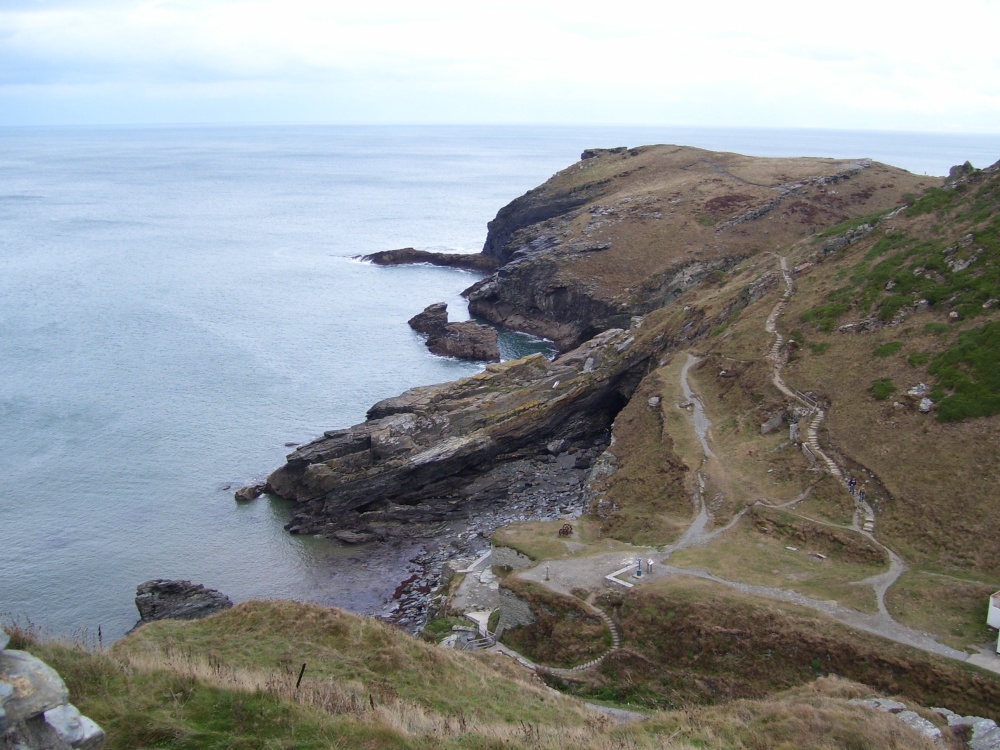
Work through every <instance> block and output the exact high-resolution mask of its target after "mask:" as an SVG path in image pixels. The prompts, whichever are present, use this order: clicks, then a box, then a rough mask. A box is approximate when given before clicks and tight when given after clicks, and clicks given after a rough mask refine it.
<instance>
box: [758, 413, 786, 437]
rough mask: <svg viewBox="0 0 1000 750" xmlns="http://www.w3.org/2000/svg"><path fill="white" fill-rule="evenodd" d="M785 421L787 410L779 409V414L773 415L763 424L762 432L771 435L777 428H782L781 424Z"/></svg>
mask: <svg viewBox="0 0 1000 750" xmlns="http://www.w3.org/2000/svg"><path fill="white" fill-rule="evenodd" d="M784 423H785V412H784V411H779V412H778V413H777V414H774V415H772V416H771V417H770V419H768V420H767V421H766V422H764V423H763V424H761V426H760V434H761V435H769V434H770V433H772V432H774V431H775V430H779V429H781V425H783V424H784Z"/></svg>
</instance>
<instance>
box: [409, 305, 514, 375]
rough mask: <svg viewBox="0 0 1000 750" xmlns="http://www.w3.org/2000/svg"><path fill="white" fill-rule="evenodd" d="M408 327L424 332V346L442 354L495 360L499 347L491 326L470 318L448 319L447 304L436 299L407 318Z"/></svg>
mask: <svg viewBox="0 0 1000 750" xmlns="http://www.w3.org/2000/svg"><path fill="white" fill-rule="evenodd" d="M409 325H410V328H412V329H413V330H415V331H419V332H420V333H425V334H427V348H428V349H430V350H431V352H433V353H434V354H438V355H440V356H442V357H457V358H458V359H473V360H478V361H481V362H498V361H499V360H500V348H499V340H498V337H497V332H496V329H495V328H490V327H489V326H483V325H479V324H478V323H474V322H473V321H471V320H466V321H462V322H460V323H449V322H448V305H446V304H445V303H444V302H436V303H434V304H433V305H428V306H427V307H425V308H424V311H423V312H421V313H418V314H417V315H414V316H413V317H412V318H410V320H409Z"/></svg>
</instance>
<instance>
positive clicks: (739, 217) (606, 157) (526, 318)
mask: <svg viewBox="0 0 1000 750" xmlns="http://www.w3.org/2000/svg"><path fill="white" fill-rule="evenodd" d="M939 182H940V181H939V180H936V179H935V178H927V177H919V176H916V175H913V174H910V173H909V172H906V171H904V170H901V169H897V168H895V167H889V166H886V165H884V164H879V163H876V162H872V161H871V160H868V159H856V160H850V159H823V158H795V159H789V158H782V159H771V158H757V157H750V156H742V155H740V154H731V153H720V152H713V151H705V150H703V149H697V148H691V147H684V146H643V147H640V148H632V149H626V148H616V149H590V150H588V151H585V152H584V153H583V158H582V159H581V160H580V161H579V162H577V163H576V164H573V165H572V166H570V167H568V168H567V169H565V170H563V171H561V172H559V173H558V174H556V175H554V176H553V177H552V178H551V179H549V180H548V181H546V182H545V183H544V184H543V185H541V186H539V187H537V188H535V189H533V190H531V191H529V192H528V193H526V194H525V195H523V196H521V197H520V198H517V199H515V200H514V201H512V202H511V203H509V204H508V205H506V206H504V207H503V208H502V209H500V211H499V212H498V213H497V216H496V218H495V219H494V220H493V221H491V222H490V223H489V233H488V236H487V239H486V243H485V246H484V248H483V253H482V254H483V255H485V256H487V257H489V258H492V259H494V260H495V261H496V262H498V263H499V264H500V265H499V268H498V269H497V270H496V271H494V272H493V273H492V274H491V275H489V276H488V277H486V278H485V279H483V280H481V281H479V282H477V283H476V284H474V285H473V286H472V287H470V288H469V289H468V290H466V292H465V294H466V296H467V297H468V299H469V311H470V312H471V313H472V314H473V315H475V316H477V317H480V318H483V319H485V320H488V321H490V322H492V323H494V324H496V325H500V326H503V327H505V328H512V329H516V330H521V331H527V332H529V333H533V334H536V335H539V336H544V337H546V338H549V339H552V340H553V341H555V342H556V343H557V345H558V346H559V348H560V349H561V350H562V351H566V350H568V349H571V348H573V347H574V346H577V345H579V344H580V343H582V342H583V341H585V340H586V339H587V338H589V337H591V336H593V335H595V334H596V333H598V332H600V331H602V330H606V329H608V328H612V327H620V326H623V325H627V321H628V320H629V318H630V317H631V316H633V315H644V314H646V313H648V312H650V311H652V310H655V309H657V308H659V307H662V306H664V305H667V304H670V303H671V302H673V301H674V300H676V299H677V298H678V297H679V296H680V295H681V294H683V293H685V292H687V291H689V290H691V289H693V288H695V287H697V286H698V285H700V284H702V283H704V282H705V281H706V280H708V281H712V280H713V278H715V277H716V276H717V275H718V274H721V273H724V272H726V271H727V270H728V269H730V268H732V267H733V266H734V265H735V264H736V263H738V262H740V261H741V260H743V259H745V258H747V257H749V256H751V255H754V254H756V253H758V252H761V251H763V250H766V249H768V248H771V247H775V246H786V245H790V244H791V243H793V242H794V241H796V240H799V239H802V238H803V237H806V236H808V235H810V234H811V233H813V232H815V231H817V230H819V229H821V228H825V227H829V226H831V225H835V224H837V223H839V222H843V221H846V220H848V219H851V218H854V217H859V216H867V215H870V214H874V213H878V212H880V211H884V210H887V209H889V208H892V207H894V206H897V205H899V204H901V203H902V202H903V196H904V195H906V194H907V193H913V194H917V193H920V192H921V191H922V190H923V189H925V188H926V187H928V186H930V185H933V184H938V183H939Z"/></svg>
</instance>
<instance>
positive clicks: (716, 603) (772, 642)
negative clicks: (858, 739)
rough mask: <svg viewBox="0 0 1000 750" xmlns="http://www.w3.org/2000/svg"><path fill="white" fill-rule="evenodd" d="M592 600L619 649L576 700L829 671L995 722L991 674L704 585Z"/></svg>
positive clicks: (661, 700) (671, 695) (681, 691)
mask: <svg viewBox="0 0 1000 750" xmlns="http://www.w3.org/2000/svg"><path fill="white" fill-rule="evenodd" d="M599 603H601V604H602V606H604V607H605V608H606V611H612V612H614V613H615V616H616V618H617V619H618V620H619V622H620V623H621V625H622V630H623V637H624V641H625V648H623V650H622V651H621V652H619V653H617V654H615V655H613V656H612V657H610V658H609V659H608V660H606V661H605V662H604V664H602V665H601V667H600V674H599V675H596V676H594V677H593V678H592V680H593V681H592V682H591V683H590V684H588V685H585V686H584V687H583V688H581V689H580V692H582V693H584V694H591V695H597V696H603V697H609V698H614V699H617V700H621V701H626V700H627V701H633V702H639V703H641V704H645V705H650V706H657V707H664V708H666V707H675V706H684V705H687V704H690V703H699V702H700V703H705V702H708V703H719V704H724V703H725V702H726V701H730V700H734V699H738V698H759V697H762V696H767V695H772V694H774V693H776V692H778V691H781V690H785V689H789V688H791V687H793V686H796V685H804V684H807V683H809V682H811V681H812V680H813V679H815V677H816V676H817V675H819V674H837V675H841V676H844V677H848V678H850V679H852V680H856V681H858V682H863V683H865V684H867V685H872V686H874V687H876V688H877V689H879V690H883V691H886V692H889V693H898V694H901V695H904V696H906V697H907V698H908V699H909V700H911V701H916V702H918V703H921V704H923V705H943V706H948V707H950V708H953V709H954V710H956V711H962V712H967V713H979V715H983V716H992V717H995V718H997V717H1000V714H998V713H997V706H998V705H1000V703H998V699H1000V679H998V678H997V676H996V675H993V674H991V673H988V672H984V671H981V670H978V669H976V668H973V667H966V666H965V665H963V664H960V663H957V662H953V661H950V660H947V659H944V658H939V657H935V656H931V655H928V654H924V653H922V652H918V651H915V650H914V649H910V648H907V647H904V646H899V645H897V644H894V643H890V642H888V641H885V640H884V639H882V638H878V637H875V636H871V635H868V634H865V633H856V632H853V631H851V630H850V629H848V628H846V627H844V626H842V625H839V624H837V623H835V622H832V621H830V620H829V619H827V618H825V617H822V616H820V615H817V614H815V613H813V612H811V611H805V610H801V609H798V608H796V607H793V606H791V605H784V604H777V603H774V602H764V601H761V600H759V599H755V598H753V597H750V596H745V595H742V594H738V593H736V592H733V591H732V590H731V589H728V588H727V587H723V586H721V585H719V584H714V583H711V582H708V581H698V580H691V579H666V580H663V581H657V582H655V583H653V584H648V585H646V586H643V587H642V588H640V589H634V590H632V591H630V592H629V593H628V594H627V595H626V596H614V595H611V596H608V597H605V598H604V599H602V600H601V601H600V602H599Z"/></svg>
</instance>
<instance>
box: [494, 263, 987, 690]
mask: <svg viewBox="0 0 1000 750" xmlns="http://www.w3.org/2000/svg"><path fill="white" fill-rule="evenodd" d="M780 267H781V274H782V277H783V279H784V281H785V292H784V294H783V296H782V298H781V300H780V301H779V302H778V304H777V305H775V307H774V309H773V310H772V311H771V314H770V315H769V316H768V318H767V321H766V323H765V326H764V327H765V330H766V331H767V332H768V333H771V334H772V335H773V336H774V337H775V340H774V342H773V344H772V346H771V348H770V351H769V352H768V359H769V360H770V361H771V362H772V366H773V376H772V380H773V382H774V385H775V387H776V388H777V389H778V390H779V391H780V392H781V393H783V394H784V395H785V396H786V397H788V398H789V399H791V400H793V401H795V402H796V403H798V404H801V405H803V406H805V407H807V408H808V409H810V410H811V411H812V415H811V418H810V421H809V428H808V430H807V437H806V442H807V445H809V447H810V450H811V451H812V452H813V454H814V455H815V456H816V457H817V458H818V459H819V460H820V461H822V463H823V464H824V465H825V466H826V468H827V470H828V471H829V472H830V473H831V474H832V475H833V476H834V477H835V478H837V479H838V480H839V482H840V483H841V484H842V485H843V487H844V491H849V489H848V486H847V482H846V481H845V479H844V472H843V471H842V470H841V469H840V467H839V466H838V465H837V464H836V462H835V461H834V460H833V459H832V458H830V457H829V456H828V455H827V454H826V453H825V452H824V451H823V450H822V449H821V447H820V446H819V442H818V437H817V431H818V428H819V425H820V423H821V422H822V420H823V418H824V416H825V413H824V412H823V410H822V409H820V408H819V405H818V404H816V403H815V402H814V401H812V400H811V399H810V398H808V397H807V396H806V395H805V394H802V393H799V392H798V391H794V390H792V389H791V388H789V387H788V386H787V385H786V384H785V382H784V380H783V379H782V377H781V370H782V367H783V366H784V357H783V352H782V347H783V344H784V339H783V337H782V336H781V334H780V333H778V331H777V321H778V318H779V317H780V315H781V313H782V311H783V310H784V308H785V307H786V306H787V304H788V301H789V299H790V298H791V296H792V295H793V294H794V286H793V284H792V277H791V273H790V272H789V271H788V266H787V261H786V259H785V258H784V257H780ZM687 357H688V358H687V361H686V362H685V363H684V366H683V367H682V369H681V373H680V385H681V389H682V392H683V394H684V398H685V399H686V400H687V401H689V402H690V403H691V404H692V411H691V413H690V418H691V426H692V429H693V430H694V432H695V436H696V437H697V439H698V442H699V443H700V445H701V447H702V451H703V454H704V455H703V458H702V461H701V464H700V465H699V469H698V473H697V480H698V481H697V484H696V487H695V489H694V491H693V506H694V518H693V520H692V522H691V525H690V526H689V527H688V528H687V530H686V531H685V532H684V533H683V534H682V535H681V537H680V538H679V539H678V540H677V541H676V542H675V543H674V544H672V545H668V546H666V547H661V548H659V549H653V548H649V547H635V548H633V549H631V550H628V551H624V552H615V553H610V554H605V555H600V556H595V557H575V558H568V559H563V560H548V561H545V562H544V563H543V564H540V565H536V566H535V567H533V568H529V569H527V570H523V571H521V572H520V573H518V575H519V576H520V577H522V578H525V579H528V580H533V581H536V582H538V583H541V584H542V585H544V586H547V587H548V588H550V589H552V590H554V591H557V592H559V593H563V594H571V592H572V591H573V589H577V588H587V589H590V590H592V591H594V590H598V589H599V588H600V587H601V586H602V585H604V584H605V579H607V580H611V581H614V582H615V583H618V584H621V585H622V586H626V587H629V588H631V587H632V586H635V585H641V583H642V582H643V581H649V580H656V579H658V578H663V577H667V576H676V575H680V576H689V577H694V578H700V579H704V580H709V581H713V582H715V583H719V584H722V585H724V586H728V587H729V588H732V589H734V590H737V591H740V592H742V593H745V594H750V595H753V596H759V597H764V598H768V599H773V600H776V601H783V602H788V603H791V604H796V605H798V606H801V607H806V608H808V609H812V610H814V611H817V612H821V613H823V614H825V615H827V616H829V617H831V618H833V619H834V620H836V621H838V622H840V623H842V624H844V625H847V626H849V627H852V628H856V629H858V630H862V631H865V632H868V633H873V634H875V635H878V636H881V637H883V638H887V639H889V640H891V641H895V642H896V643H901V644H904V645H907V646H912V647H913V648H918V649H920V650H921V651H925V652H928V653H932V654H937V655H940V656H945V657H948V658H951V659H956V660H958V661H968V660H969V659H970V656H969V654H967V653H965V652H964V651H959V650H958V649H954V648H951V647H950V646H946V645H945V644H943V643H940V642H939V641H937V640H936V639H935V638H933V637H932V636H931V635H929V634H927V633H924V632H922V631H918V630H915V629H913V628H910V627H907V626H905V625H902V624H900V623H899V622H897V621H896V620H895V619H893V617H892V615H891V614H890V613H889V611H888V609H887V607H886V605H885V595H886V592H887V591H888V590H889V588H890V587H891V586H892V585H893V584H894V583H895V582H896V581H897V580H898V579H899V577H900V576H901V575H902V574H903V573H904V572H905V571H906V570H907V566H906V563H905V561H903V559H902V558H901V557H900V556H899V555H897V554H896V553H895V551H893V550H892V549H890V548H889V547H887V546H885V545H884V544H882V543H881V542H879V541H878V539H876V538H875V536H874V534H873V533H872V529H873V528H874V523H873V521H874V514H873V513H872V511H871V508H870V507H869V506H868V505H867V504H866V503H862V502H861V501H860V499H859V498H857V497H856V496H854V495H853V493H852V497H853V498H854V500H855V503H856V512H855V518H854V522H853V523H852V525H851V526H850V527H845V526H840V525H838V524H832V523H827V522H821V521H816V522H817V523H824V524H825V525H830V526H835V527H837V528H851V529H853V530H854V531H856V532H857V533H859V534H862V535H864V536H865V537H867V538H868V539H870V540H871V541H872V542H873V543H875V544H877V545H878V546H879V547H881V548H882V549H883V550H885V552H886V554H887V555H888V557H889V569H888V570H886V571H885V572H884V573H880V574H878V575H875V576H870V577H869V578H866V579H863V580H861V581H857V582H856V583H857V584H859V585H866V586H871V587H872V589H873V590H874V592H875V596H876V600H877V602H878V613H877V614H865V613H863V612H859V611H858V610H855V609H852V608H849V607H845V606H843V605H841V604H839V603H838V602H835V601H824V600H820V599H813V598H811V597H808V596H805V595H804V594H799V593H797V592H794V591H788V590H786V589H781V588H775V587H769V586H757V585H753V584H748V583H743V582H741V581H731V580H727V579H724V578H721V577H719V576H717V575H715V574H713V573H710V572H709V571H707V570H702V569H697V568H681V567H677V566H674V565H671V564H670V563H669V560H670V557H671V556H672V555H673V554H674V552H677V551H678V550H681V549H685V548H687V547H691V546H695V545H700V544H705V543H707V542H709V541H711V540H712V539H714V538H715V537H717V536H718V535H720V534H723V533H725V532H726V531H728V530H729V529H731V528H732V527H733V526H735V525H736V524H737V523H738V522H739V521H740V520H741V519H742V517H743V514H744V513H746V512H747V509H744V510H743V511H742V512H740V513H739V514H737V515H736V517H734V518H733V519H732V521H730V522H729V523H728V524H726V525H725V526H723V527H720V528H718V529H713V530H711V531H709V530H708V529H709V527H710V525H711V521H712V515H711V511H710V509H709V508H708V505H707V503H706V502H705V499H704V487H705V479H704V475H703V474H702V469H703V468H704V466H705V463H706V462H707V461H710V460H711V461H718V460H719V459H718V457H717V455H716V454H715V452H714V451H713V450H712V447H711V444H710V442H711V438H710V434H709V430H710V428H711V425H712V423H711V420H710V419H709V418H708V416H707V414H706V413H705V408H704V404H703V402H702V400H701V398H700V397H699V396H698V394H697V393H696V391H695V390H694V388H693V387H692V386H691V383H690V381H689V378H688V373H689V371H690V369H691V367H692V366H693V365H695V364H697V362H698V361H699V360H698V358H697V357H696V356H694V355H693V354H690V353H689V354H688V355H687ZM815 484H816V483H813V484H812V485H810V486H809V487H808V488H806V490H804V491H803V492H802V493H801V494H800V495H799V496H798V497H797V498H795V499H794V500H792V501H790V502H788V503H784V504H783V505H780V506H772V507H790V506H792V505H794V504H796V503H798V502H801V501H802V500H804V499H805V498H806V497H808V496H809V493H810V492H811V491H812V489H813V487H814V486H815ZM859 517H860V518H863V519H864V521H861V520H859ZM809 520H814V519H809ZM869 522H871V526H869ZM647 561H648V562H647ZM644 563H645V564H644ZM648 563H652V565H651V566H649V565H648ZM637 568H641V569H642V570H643V575H642V576H641V577H637V576H635V571H636V569H637ZM609 571H618V576H617V577H612V576H610V575H609ZM612 632H614V629H613V628H612ZM506 651H508V652H509V649H506ZM511 655H514V654H513V653H511ZM518 656H519V655H518ZM602 658H603V657H602ZM520 659H521V661H522V663H525V664H526V665H530V666H532V667H538V665H534V664H531V663H530V662H528V661H527V660H525V659H523V657H520ZM997 661H1000V660H997ZM976 663H977V664H979V666H984V667H985V668H987V669H993V670H994V671H1000V667H998V666H997V664H995V663H992V662H991V664H981V663H980V662H976ZM542 668H543V669H544V667H542Z"/></svg>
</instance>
